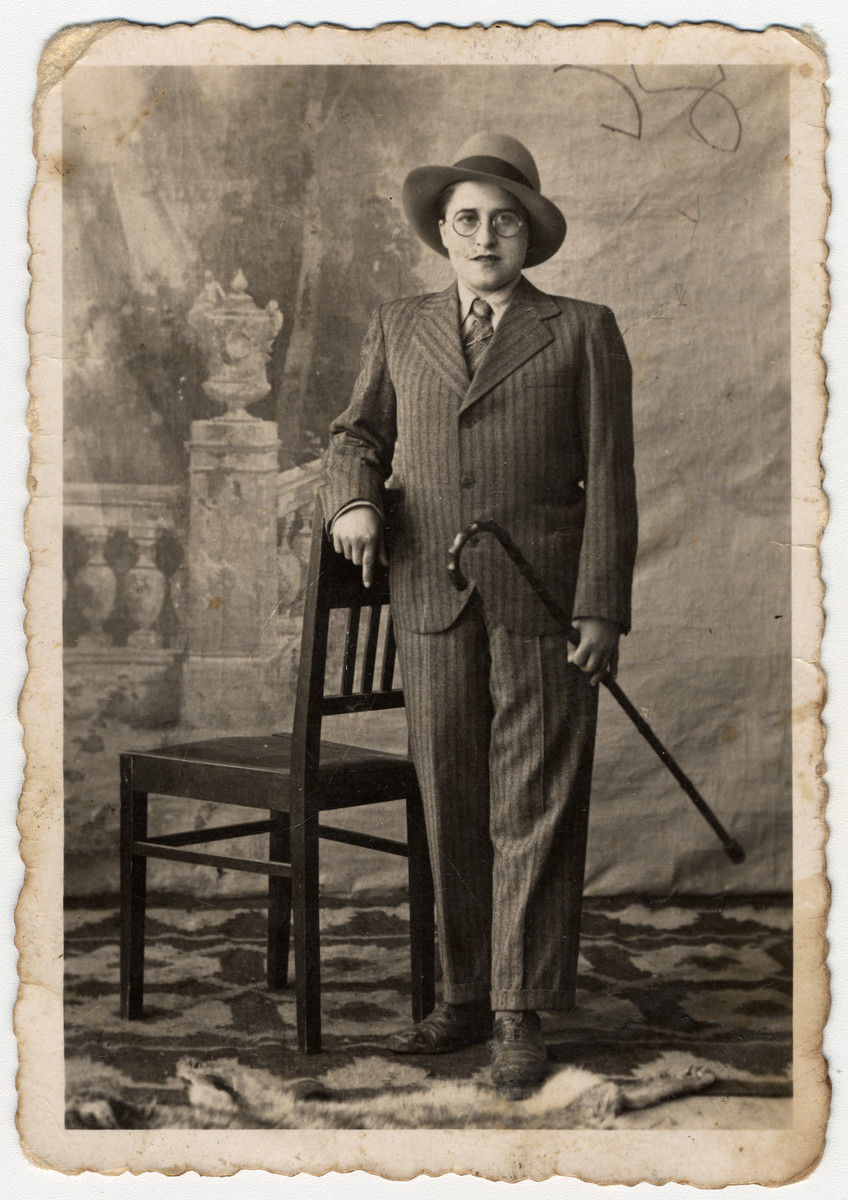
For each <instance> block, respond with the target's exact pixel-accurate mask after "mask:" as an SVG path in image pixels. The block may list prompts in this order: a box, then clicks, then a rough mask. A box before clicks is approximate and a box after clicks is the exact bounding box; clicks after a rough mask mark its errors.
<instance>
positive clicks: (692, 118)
mask: <svg viewBox="0 0 848 1200" xmlns="http://www.w3.org/2000/svg"><path fill="white" fill-rule="evenodd" d="M630 70H631V72H632V74H633V78H634V79H635V80H636V84H637V86H638V87H639V88H640V89H641V91H643V92H644V93H645V95H646V96H658V95H660V94H661V93H662V92H698V95H697V96H696V97H695V98H694V100H693V101H692V103H691V104H690V105H689V108H688V111H687V114H686V115H687V120H688V122H689V129H690V130H691V132H692V134H693V135H694V136H695V137H696V138H697V139H698V140H699V141H700V142H703V144H704V145H705V146H709V148H710V149H711V150H718V151H720V152H722V153H725V154H735V152H736V151H737V150H738V149H739V146H740V144H741V142H742V118H741V117H740V116H739V110H738V109H737V107H736V105H735V104H734V103H733V101H732V100H731V99H730V97H729V96H726V95H725V94H724V92H720V91H719V90H718V88H719V85H720V84H722V83H725V82H726V81H727V75H726V74H725V71H724V67H722V66H720V65H719V66H717V67H716V70H717V71H718V73H719V77H718V79H717V80H716V81H715V83H712V84H710V86H709V87H703V86H702V85H698V84H691V83H689V84H677V85H676V86H674V87H653V88H649V87H646V86H645V84H644V83H643V82H642V80H641V79H640V78H639V72H638V71H637V69H636V67H634V66H631V68H630ZM707 96H715V97H716V98H717V99H718V100H721V101H723V102H724V104H726V105H727V108H728V110H729V112H730V114H731V116H732V119H733V124H734V125H735V128H736V132H735V135H734V137H733V145H732V146H722V145H719V144H718V143H717V142H715V141H711V140H710V138H709V137H707V134H706V133H705V132H704V130H703V129H702V128H701V127H700V125H699V123H698V117H697V113H698V109H699V108H700V106H701V105H702V104H703V102H704V101H705V100H706V98H707Z"/></svg>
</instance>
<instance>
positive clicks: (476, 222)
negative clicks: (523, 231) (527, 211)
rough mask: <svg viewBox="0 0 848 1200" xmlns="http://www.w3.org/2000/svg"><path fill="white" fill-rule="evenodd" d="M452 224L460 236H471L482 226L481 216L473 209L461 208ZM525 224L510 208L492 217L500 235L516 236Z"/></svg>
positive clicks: (496, 231)
mask: <svg viewBox="0 0 848 1200" xmlns="http://www.w3.org/2000/svg"><path fill="white" fill-rule="evenodd" d="M452 224H453V231H454V233H458V234H459V236H460V237H471V236H472V234H475V233H476V232H477V230H478V229H479V228H480V218H479V216H478V215H477V213H476V212H473V211H472V210H463V209H460V211H459V212H458V213H455V214H454V218H453V222H452ZM523 224H524V222H523V221H522V220H521V217H519V216H518V214H517V213H514V212H510V210H509V209H508V208H507V209H504V211H503V212H499V213H495V215H494V216H493V217H492V228H493V229H494V231H495V233H496V234H497V235H498V237H504V238H511V237H515V235H516V234H517V233H518V231H519V229H520V228H521V226H522V225H523Z"/></svg>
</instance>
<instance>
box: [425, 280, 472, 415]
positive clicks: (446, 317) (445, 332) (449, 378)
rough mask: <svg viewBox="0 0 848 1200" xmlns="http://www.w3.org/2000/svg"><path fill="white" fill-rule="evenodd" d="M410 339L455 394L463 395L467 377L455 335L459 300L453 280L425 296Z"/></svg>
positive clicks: (460, 343) (458, 340) (457, 337)
mask: <svg viewBox="0 0 848 1200" xmlns="http://www.w3.org/2000/svg"><path fill="white" fill-rule="evenodd" d="M412 340H414V341H415V342H416V344H417V348H418V349H419V350H420V351H423V353H424V354H425V355H426V356H427V360H428V362H430V363H431V364H432V365H433V366H434V367H435V368H436V369H437V370H438V371H439V373H440V374H441V375H442V376H443V378H444V380H445V382H446V383H447V384H449V386H450V387H451V389H452V390H453V391H455V392H456V393H457V395H458V397H462V396H464V395H465V393H466V392H467V391H468V384H469V379H468V367H467V365H466V362H465V356H464V355H463V353H462V342H461V341H460V336H459V299H458V295H457V290H456V284H455V283H453V284H451V286H450V287H449V288H448V289H447V290H446V291H444V292H437V293H436V294H435V295H433V296H428V297H427V300H426V301H425V303H424V304H422V305H421V308H420V309H419V310H418V319H417V321H416V322H415V325H414V326H413V332H412Z"/></svg>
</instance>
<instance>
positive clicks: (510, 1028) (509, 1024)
mask: <svg viewBox="0 0 848 1200" xmlns="http://www.w3.org/2000/svg"><path fill="white" fill-rule="evenodd" d="M523 1024H524V1015H523V1014H522V1015H521V1016H513V1015H512V1014H511V1013H510V1014H509V1015H508V1016H502V1017H499V1018H498V1032H499V1034H500V1036H501V1039H502V1040H503V1041H505V1042H518V1041H520V1040H521V1030H522V1026H523Z"/></svg>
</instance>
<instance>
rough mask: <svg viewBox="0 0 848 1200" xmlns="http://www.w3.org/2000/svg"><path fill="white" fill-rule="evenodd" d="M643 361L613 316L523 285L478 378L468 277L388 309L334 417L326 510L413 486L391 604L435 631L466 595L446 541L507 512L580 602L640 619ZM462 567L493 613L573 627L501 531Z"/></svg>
mask: <svg viewBox="0 0 848 1200" xmlns="http://www.w3.org/2000/svg"><path fill="white" fill-rule="evenodd" d="M630 385H631V379H630V363H629V360H628V357H627V351H626V350H625V348H624V343H623V341H622V338H621V334H620V333H619V331H618V327H617V325H616V323H615V319H614V317H613V315H612V313H611V312H610V311H609V309H607V308H604V307H602V306H600V305H597V304H589V303H587V302H585V301H581V300H572V299H568V298H566V297H563V296H549V295H546V294H545V293H543V292H540V291H539V290H538V289H537V288H535V287H533V285H532V284H530V283H529V282H528V281H527V280H526V279H524V278H522V279H521V280H520V281H519V284H518V286H517V287H516V289H515V292H514V293H513V296H512V300H511V303H510V305H509V307H508V308H507V310H506V312H505V313H504V314H503V316H502V318H501V320H500V322H499V323H498V327H497V329H496V331H495V334H494V337H493V338H492V341H491V344H490V346H489V348H488V350H487V352H486V355H485V357H484V358H483V360H482V362H481V364H480V365H479V367H478V369H477V372H476V374H475V376H474V378H473V380H469V377H468V369H467V367H466V364H465V359H464V357H463V353H462V345H461V341H460V332H459V303H458V295H457V289H456V285H455V284H454V285H452V286H451V287H450V288H448V289H447V291H444V292H440V293H435V294H429V295H424V296H416V297H413V298H411V299H405V300H397V301H394V302H392V303H389V304H385V305H383V306H382V307H381V308H380V309H379V311H378V312H377V313H375V315H374V317H373V318H372V321H371V324H370V327H369V329H368V333H367V335H366V338H365V342H364V344H363V348H362V369H361V372H360V375H359V378H358V380H357V382H356V386H355V388H354V392H353V397H352V399H351V402H350V404H349V406H348V408H347V409H346V410H345V412H343V413H342V414H341V416H340V417H339V418H338V419H337V420H336V421H334V422H333V425H332V426H331V440H330V447H329V450H328V451H327V456H326V460H325V464H326V466H325V483H324V488H323V494H322V499H323V502H324V511H325V512H326V513H327V514H334V513H336V512H338V510H339V509H340V508H341V507H342V506H343V505H344V504H347V503H349V502H350V501H351V500H355V499H363V500H369V501H371V502H372V503H374V504H376V505H377V506H378V507H381V495H382V488H383V484H384V482H385V481H386V480H388V479H389V477H390V476H391V477H392V478H391V482H390V486H391V487H393V488H395V487H396V488H398V489H399V490H400V493H401V500H400V506H399V512H398V516H397V519H396V527H395V528H394V531H393V538H392V545H391V589H392V610H393V613H394V616H395V620H396V621H397V622H398V624H400V625H401V626H402V627H405V628H408V629H413V630H416V631H418V632H420V633H427V632H436V631H438V630H442V629H445V628H447V626H449V625H450V624H451V623H452V622H453V621H454V620H455V619H456V617H457V616H458V614H459V612H460V611H461V609H462V607H463V605H464V604H465V603H466V602H467V599H468V596H469V595H470V589H469V592H467V593H464V594H462V595H460V594H459V593H457V592H456V591H455V590H454V589H453V588H452V587H451V585H450V581H449V579H448V577H447V573H446V570H445V566H446V556H447V550H448V547H449V546H450V544H451V542H452V540H453V538H454V536H455V535H456V533H457V532H458V531H459V530H460V529H461V528H462V527H463V526H464V525H466V524H467V523H468V522H469V521H472V520H474V519H478V518H483V519H487V520H495V521H499V522H500V523H501V524H503V525H504V526H505V527H506V528H507V529H508V530H509V531H510V533H511V534H512V536H513V537H514V538H515V540H516V542H517V543H518V545H519V546H520V547H521V548H522V549H523V551H524V553H525V554H526V555H527V557H528V559H529V560H530V561H531V562H532V563H533V565H534V566H535V567H536V569H537V570H538V571H539V573H540V574H541V576H542V577H543V578H544V579H545V581H546V582H547V583H548V585H549V587H551V589H552V590H553V591H554V593H555V594H556V595H557V596H558V598H559V600H560V602H561V603H562V604H563V605H564V607H565V608H566V610H567V611H569V612H572V613H573V614H574V616H595V617H606V618H607V619H609V620H612V621H617V622H619V623H620V624H621V626H622V627H623V628H624V629H625V631H626V630H627V629H629V627H630V587H631V579H632V574H633V562H634V558H635V553H636V500H635V484H634V475H633V433H632V414H631V402H630ZM463 569H464V570H465V573H466V574H467V575H468V576H469V578H470V580H471V581H472V582H473V583H474V584H475V585H476V587H477V589H478V591H479V593H480V595H481V597H482V599H483V603H484V605H485V607H486V609H487V612H489V613H490V615H491V616H492V617H493V618H494V619H495V620H497V621H499V622H501V623H503V624H504V625H505V626H506V627H507V628H509V629H511V630H513V631H514V632H517V633H524V634H540V633H550V632H556V631H558V629H559V627H558V626H557V625H556V624H555V622H554V621H553V619H552V618H551V617H550V615H549V614H548V612H547V610H546V609H545V608H544V607H543V605H542V604H541V603H540V601H539V600H538V599H537V598H536V597H535V596H534V595H533V593H532V592H531V590H530V588H529V587H528V586H527V584H526V582H525V581H524V580H523V579H522V578H521V577H520V575H519V574H518V572H517V571H516V570H515V569H514V568H513V567H512V566H511V565H510V563H509V561H508V560H507V559H506V557H505V555H504V553H503V550H502V549H501V548H500V546H499V545H498V544H497V542H496V541H495V540H494V539H493V538H489V537H484V538H481V539H480V541H479V544H478V545H476V546H473V547H472V545H471V544H469V545H468V546H467V548H466V551H465V553H464V555H463Z"/></svg>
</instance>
